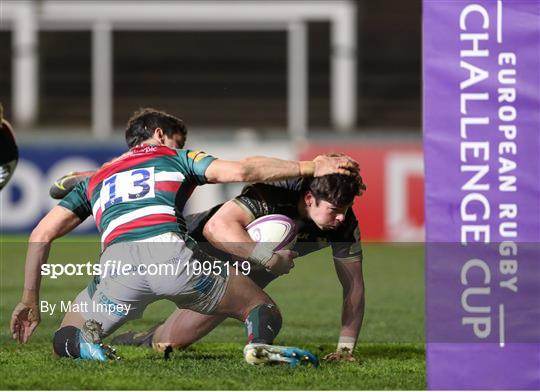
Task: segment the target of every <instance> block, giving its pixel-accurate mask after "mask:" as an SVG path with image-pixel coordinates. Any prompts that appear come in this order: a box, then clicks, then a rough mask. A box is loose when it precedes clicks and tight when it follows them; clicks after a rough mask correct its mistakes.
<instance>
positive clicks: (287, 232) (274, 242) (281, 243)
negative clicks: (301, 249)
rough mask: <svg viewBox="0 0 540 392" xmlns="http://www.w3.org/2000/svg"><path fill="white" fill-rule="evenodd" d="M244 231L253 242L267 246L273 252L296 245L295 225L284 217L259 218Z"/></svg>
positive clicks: (267, 216) (274, 215) (268, 216)
mask: <svg viewBox="0 0 540 392" xmlns="http://www.w3.org/2000/svg"><path fill="white" fill-rule="evenodd" d="M246 230H247V232H248V234H249V236H250V237H251V239H252V240H253V241H255V242H259V243H265V244H268V248H270V249H272V250H273V251H276V250H280V249H292V248H293V247H294V244H295V243H296V235H297V231H296V225H295V224H294V221H293V220H292V219H291V218H289V217H288V216H285V215H280V214H272V215H265V216H261V217H260V218H258V219H255V220H254V221H253V222H251V223H250V224H249V225H247V227H246Z"/></svg>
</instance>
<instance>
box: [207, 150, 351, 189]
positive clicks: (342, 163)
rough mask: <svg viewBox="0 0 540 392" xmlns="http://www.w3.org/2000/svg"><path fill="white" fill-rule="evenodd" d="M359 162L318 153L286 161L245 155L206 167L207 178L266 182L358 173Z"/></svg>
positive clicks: (210, 180)
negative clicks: (304, 159) (303, 159)
mask: <svg viewBox="0 0 540 392" xmlns="http://www.w3.org/2000/svg"><path fill="white" fill-rule="evenodd" d="M358 170H359V169H358V163H357V162H356V161H354V160H353V159H352V158H350V157H347V156H338V157H330V156H326V155H319V156H318V157H316V158H315V159H313V160H312V161H287V160H283V159H277V158H269V157H248V158H245V159H242V160H239V161H227V160H222V159H216V160H215V161H213V162H212V163H211V164H210V166H208V168H207V169H206V172H205V176H206V178H207V180H208V181H209V182H218V183H223V182H267V181H278V180H285V179H288V178H294V177H313V176H315V177H320V176H324V175H327V174H334V173H339V174H345V175H354V176H355V175H357V174H358Z"/></svg>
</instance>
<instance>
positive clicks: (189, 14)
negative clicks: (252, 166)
mask: <svg viewBox="0 0 540 392" xmlns="http://www.w3.org/2000/svg"><path fill="white" fill-rule="evenodd" d="M420 27H421V23H420V4H419V3H418V4H416V2H414V3H410V2H407V4H405V2H402V1H398V0H383V1H377V2H368V1H361V0H358V1H345V0H332V1H330V0H329V1H281V0H278V1H270V0H262V1H247V0H244V1H153V2H146V1H125V0H119V1H106V0H102V1H76V0H74V1H62V0H56V1H53V0H41V1H37V0H36V1H26V0H2V1H1V3H0V100H1V101H2V102H3V103H4V107H5V109H6V117H7V118H8V119H11V120H13V122H14V123H15V126H16V134H17V138H18V142H19V148H20V154H21V159H20V161H19V167H18V169H17V172H16V174H15V177H14V178H13V181H12V183H11V184H10V185H9V186H8V187H7V188H6V189H5V190H4V191H3V193H2V194H1V195H0V214H1V217H0V228H1V230H2V232H4V233H11V232H17V233H20V232H27V231H28V230H30V229H31V228H32V227H33V225H34V224H35V223H36V222H37V221H38V219H39V218H40V217H41V216H42V215H43V213H44V212H45V211H46V210H47V209H48V208H50V206H51V205H52V204H53V202H52V201H51V200H49V198H48V195H47V191H48V188H49V186H50V184H51V183H52V181H53V180H54V179H55V178H57V177H58V176H60V175H62V174H64V173H65V172H68V171H72V170H82V169H90V168H95V167H98V166H99V165H100V164H102V163H103V162H105V161H107V160H108V159H110V158H112V157H113V156H115V155H118V154H119V153H121V152H122V151H124V150H125V144H124V142H123V140H122V136H123V126H124V124H125V123H126V121H127V119H128V118H129V117H130V115H131V114H132V113H133V111H135V110H137V109H138V108H140V107H155V108H159V109H162V110H166V111H169V112H171V113H172V114H175V115H177V116H179V117H181V118H182V119H184V121H185V122H186V123H187V125H188V127H189V134H188V142H187V144H186V147H188V148H193V149H204V150H205V151H207V152H209V153H211V154H214V155H216V156H218V157H223V158H241V157H243V156H247V155H253V154H265V155H273V156H278V157H282V158H311V157H313V156H314V155H315V154H317V153H323V152H332V151H341V152H346V153H348V154H350V155H351V156H353V157H355V158H356V159H358V160H359V161H360V163H361V165H362V173H363V175H364V179H365V182H366V183H367V184H368V192H367V193H366V194H365V196H364V197H362V198H359V199H358V200H357V202H356V204H355V207H354V208H355V210H356V211H357V212H358V213H359V217H360V222H361V226H362V232H363V237H364V240H373V241H385V240H389V241H421V240H422V239H423V233H424V217H423V157H422V148H421V130H420V108H421V98H420V96H421V89H420V68H421V67H420V61H421V60H420ZM239 189H240V186H239V185H234V186H232V185H228V186H212V187H204V189H199V190H198V191H196V193H195V194H194V197H192V200H191V202H190V204H189V206H188V208H187V210H188V211H187V212H195V211H200V210H203V209H205V208H208V207H210V206H211V205H213V204H216V203H218V202H221V201H223V200H225V199H226V198H228V197H231V196H234V195H235V194H236V193H237V192H238V191H239ZM92 230H93V228H92V227H91V224H86V225H85V226H84V227H83V228H82V231H92Z"/></svg>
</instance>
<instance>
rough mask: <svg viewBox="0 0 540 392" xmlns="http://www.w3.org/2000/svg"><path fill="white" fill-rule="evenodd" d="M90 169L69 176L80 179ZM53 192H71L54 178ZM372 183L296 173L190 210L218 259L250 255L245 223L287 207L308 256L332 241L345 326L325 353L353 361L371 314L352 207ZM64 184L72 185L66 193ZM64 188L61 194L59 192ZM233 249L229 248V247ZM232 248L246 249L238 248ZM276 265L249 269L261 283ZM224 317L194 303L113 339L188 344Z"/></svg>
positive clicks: (196, 231) (195, 229) (196, 233)
mask: <svg viewBox="0 0 540 392" xmlns="http://www.w3.org/2000/svg"><path fill="white" fill-rule="evenodd" d="M86 176H88V174H85V173H81V172H79V173H76V174H72V175H67V176H64V177H63V179H61V180H60V181H59V182H57V184H58V183H62V181H64V180H65V179H66V178H69V179H70V181H71V182H72V183H73V182H75V181H78V182H80V181H82V180H83V179H84V178H85V177H86ZM51 189H52V190H54V192H52V193H53V194H57V195H58V196H63V194H62V193H61V190H60V189H56V190H55V187H54V186H53V188H51ZM365 189H366V187H365V185H364V184H363V182H362V179H361V177H358V178H352V177H350V176H344V175H338V174H333V175H327V176H323V177H317V178H313V179H293V180H288V181H281V182H274V183H266V184H264V183H257V184H250V185H248V186H246V187H245V188H244V189H243V191H242V193H241V194H240V195H239V196H237V197H236V198H235V199H233V200H232V201H230V202H228V203H225V204H224V205H217V206H215V207H213V208H211V209H209V210H207V211H204V212H201V213H197V214H192V215H188V216H186V224H187V229H188V233H189V235H190V236H191V237H192V238H194V239H195V240H196V241H197V242H198V243H199V245H200V246H201V247H202V248H203V250H204V251H205V252H206V253H208V254H210V255H211V256H213V257H214V258H216V259H218V260H234V259H240V260H244V259H246V258H247V259H249V256H250V255H249V249H247V250H246V249H242V248H243V247H244V246H245V244H248V243H250V242H252V240H251V239H250V238H249V237H246V236H247V233H246V230H245V227H246V226H247V225H248V224H249V223H251V222H252V221H253V220H255V219H257V218H259V217H261V216H265V215H269V214H282V215H286V216H288V217H290V218H292V219H294V220H295V223H296V226H297V229H298V240H297V242H296V245H295V247H294V248H293V249H292V250H293V251H295V252H297V253H298V254H299V255H300V256H304V255H306V254H308V253H311V252H314V251H317V250H319V249H321V248H324V247H327V246H331V248H332V254H333V259H334V265H335V269H336V273H337V276H338V279H339V281H340V283H341V285H342V287H343V306H342V317H341V322H342V326H341V331H340V335H339V340H338V344H337V349H336V351H335V352H334V353H331V354H329V355H327V356H326V357H325V359H327V360H332V361H352V360H354V359H353V350H354V346H355V343H356V341H357V338H358V335H359V332H360V328H361V325H362V320H363V315H364V303H365V296H364V281H363V274H362V248H361V244H360V229H359V226H358V221H357V219H356V217H355V215H354V212H353V211H352V209H351V208H350V206H351V204H352V203H353V200H354V197H355V196H356V195H359V194H362V192H363V191H364V190H365ZM65 191H66V190H65V189H64V193H65ZM58 196H57V197H58ZM226 252H229V253H226ZM232 254H237V255H240V256H241V255H244V256H245V257H240V256H232ZM290 266H292V263H291V264H290V265H284V266H283V267H285V270H281V271H280V270H277V269H276V268H274V269H270V271H266V270H264V269H256V268H253V269H252V270H251V273H250V274H249V277H250V278H251V279H252V280H253V281H254V282H255V283H256V284H257V285H258V286H259V287H261V288H264V287H266V285H267V284H269V283H270V282H271V281H272V280H274V279H276V277H277V276H278V275H280V274H283V273H287V272H288V270H289V269H290ZM223 319H224V318H223V317H220V316H209V315H203V314H199V313H196V312H193V311H190V310H187V309H178V310H176V311H175V312H174V313H173V314H172V315H171V316H170V317H169V318H168V319H167V321H166V322H165V323H160V324H158V325H156V326H154V327H152V328H150V329H149V330H147V331H144V332H133V331H130V332H126V333H123V334H121V335H119V336H116V337H115V338H114V339H113V344H125V345H137V346H147V347H154V348H156V349H157V350H164V349H165V348H167V347H171V348H185V347H187V346H189V345H190V344H192V343H193V342H195V341H197V340H198V339H200V338H202V337H203V336H205V335H206V334H207V333H209V332H210V331H211V330H212V329H214V328H215V327H216V326H217V325H219V324H220V323H221V322H222V321H223Z"/></svg>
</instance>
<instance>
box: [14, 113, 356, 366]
mask: <svg viewBox="0 0 540 392" xmlns="http://www.w3.org/2000/svg"><path fill="white" fill-rule="evenodd" d="M171 128H173V129H178V130H180V129H184V128H185V127H184V124H183V123H182V121H181V120H179V119H177V118H175V117H173V116H170V115H168V114H166V113H163V112H158V111H153V110H146V111H143V112H141V113H138V114H136V115H135V116H134V117H133V118H132V119H131V120H130V121H129V122H128V127H127V129H126V141H127V143H128V146H129V147H130V150H129V151H128V152H127V153H125V154H123V155H122V156H120V157H118V158H117V159H115V160H113V161H111V162H108V163H106V164H105V165H103V166H102V167H101V168H100V169H99V170H98V171H97V172H96V173H94V174H93V175H92V176H91V177H89V178H88V179H86V180H85V181H83V182H81V183H79V184H78V185H77V186H75V188H74V189H73V191H71V192H70V193H69V194H68V196H67V197H66V198H64V199H63V200H62V201H61V202H60V204H59V205H58V206H56V207H54V208H53V209H52V210H51V211H50V212H49V213H48V214H47V215H46V216H45V217H44V218H43V219H42V220H41V222H40V223H39V224H38V225H37V226H36V228H35V229H34V230H33V232H32V234H31V236H30V239H29V247H28V253H27V258H26V267H25V283H24V290H23V295H22V299H21V302H20V303H19V304H17V306H16V307H15V309H14V311H13V314H12V318H11V331H12V334H13V337H14V338H15V339H17V340H19V341H20V342H22V343H25V342H27V341H28V339H29V337H30V336H31V334H32V333H33V332H34V330H35V328H36V327H37V325H38V324H39V321H40V315H39V308H38V300H39V288H40V282H41V275H40V270H41V265H42V264H44V263H46V262H47V258H48V253H49V250H50V247H51V243H52V241H54V240H55V239H56V238H59V237H61V236H63V235H65V234H67V233H69V232H70V231H71V230H73V229H74V228H75V227H77V226H78V225H79V224H80V223H81V222H82V221H83V220H84V219H85V218H87V217H88V216H90V215H93V216H94V219H95V221H96V225H97V227H98V230H99V231H100V233H101V241H102V246H103V248H104V252H103V253H102V255H101V258H100V263H105V262H106V261H107V260H111V259H114V258H115V257H119V256H120V257H123V258H127V260H128V262H130V263H131V264H133V265H139V264H144V263H171V262H174V263H176V265H177V266H178V265H179V263H182V267H181V268H179V269H177V271H178V273H177V274H176V275H174V274H173V275H169V276H148V275H147V276H139V275H137V274H135V275H119V276H107V277H104V278H103V279H101V281H100V282H99V283H97V285H96V286H95V287H94V288H93V289H92V290H90V289H84V290H83V291H82V292H81V293H80V294H79V295H78V296H77V299H76V300H75V302H76V303H83V302H84V303H87V304H88V303H90V304H95V303H96V302H98V303H99V304H110V303H113V304H123V305H126V307H127V306H128V305H131V306H130V307H129V308H131V309H132V311H130V312H129V313H127V314H126V313H122V312H115V313H103V312H99V313H96V312H92V311H90V312H86V313H76V312H68V313H67V314H66V316H65V317H64V320H63V322H62V325H61V327H60V329H59V330H58V331H57V332H56V333H55V335H54V338H53V348H54V351H55V353H56V354H57V355H59V356H64V357H71V358H84V359H97V360H106V359H107V358H109V357H114V356H115V355H114V353H112V352H111V351H110V350H109V349H108V348H107V347H105V346H103V345H102V344H101V339H102V338H103V337H105V336H107V335H109V334H110V333H112V332H113V331H114V330H115V329H117V328H118V327H120V326H121V325H122V324H123V323H124V322H126V321H128V320H129V319H132V318H139V317H141V315H142V312H143V311H144V308H145V307H146V306H147V305H148V304H150V303H152V302H154V301H156V300H159V299H163V298H166V299H169V300H172V301H173V302H175V303H176V305H177V306H178V307H179V308H188V309H191V310H193V311H196V312H200V313H206V314H215V315H221V316H224V317H234V318H236V319H239V320H241V321H244V322H245V323H246V325H251V326H253V325H255V326H258V327H257V328H255V329H254V330H251V331H250V335H249V337H250V341H249V342H248V345H246V347H245V349H244V355H245V358H246V360H247V361H248V362H250V363H255V362H267V361H283V362H289V363H292V364H296V363H298V362H299V360H300V359H302V358H305V359H306V360H308V361H310V362H312V363H315V362H316V357H314V356H313V354H311V353H309V352H306V351H303V350H300V349H296V348H290V347H279V346H273V345H272V343H273V340H274V338H275V336H276V335H277V332H278V331H279V329H280V327H281V315H280V313H279V310H278V309H277V308H276V307H275V306H274V305H273V303H272V300H271V299H270V298H269V297H268V296H267V295H266V294H265V293H264V292H263V291H262V290H261V289H260V288H259V287H257V286H256V285H255V284H254V283H253V282H252V281H251V280H250V279H249V278H246V277H244V276H242V275H229V276H221V275H211V276H201V275H198V276H195V275H194V274H190V273H189V272H186V269H188V268H186V267H187V266H189V263H193V262H196V261H197V260H196V258H195V257H196V255H195V256H194V251H193V250H191V249H190V248H189V247H188V245H187V244H186V241H185V240H187V236H186V232H185V230H183V225H179V224H178V220H181V219H182V210H183V207H184V205H185V203H186V201H187V199H188V198H189V196H190V195H191V193H192V191H193V189H194V188H195V187H196V186H199V185H203V184H206V183H226V182H254V181H276V180H280V179H287V178H295V177H298V176H302V177H311V176H315V177H319V176H324V175H327V174H332V173H340V174H346V175H352V176H355V175H357V172H358V166H357V164H356V162H354V161H352V160H351V159H350V158H347V157H324V156H319V157H317V158H315V159H314V160H313V161H304V162H298V161H285V160H279V159H275V158H267V157H250V158H245V159H243V160H240V161H226V160H220V159H216V158H214V157H212V156H210V155H207V154H205V153H203V152H194V151H189V150H176V149H171V148H169V147H166V146H165V133H166V132H168V131H164V129H168V130H170V129H171ZM153 244H159V245H160V246H159V249H160V251H159V252H155V251H156V249H157V248H156V246H155V245H153ZM167 244H170V245H172V246H163V245H167ZM133 247H134V248H135V250H133ZM161 248H164V249H161ZM252 248H254V246H253V247H252ZM252 250H253V249H252ZM150 257H152V260H148V258H150ZM292 257H293V253H292V252H290V251H286V250H281V251H278V252H275V253H273V254H272V256H271V258H270V259H268V260H264V264H265V265H266V266H267V267H269V268H272V267H273V266H274V265H284V264H290V263H291V262H292ZM156 258H157V259H156ZM261 262H262V260H261ZM188 270H189V269H188ZM90 307H91V308H94V307H93V306H90Z"/></svg>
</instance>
